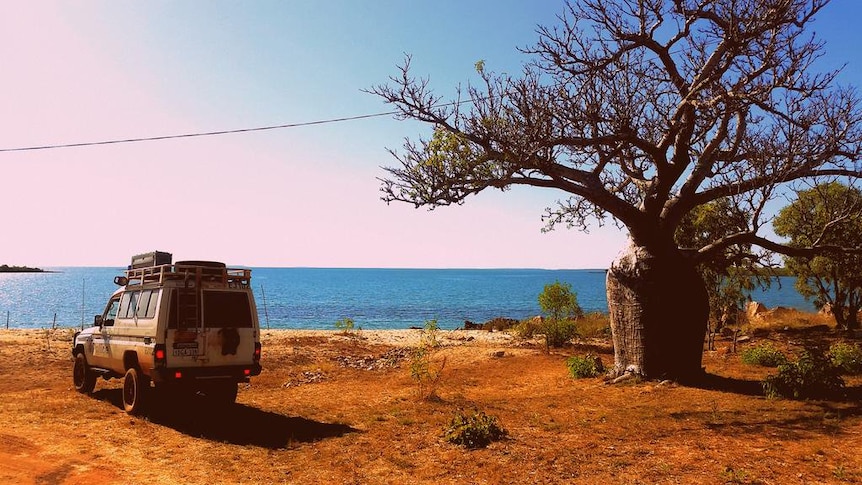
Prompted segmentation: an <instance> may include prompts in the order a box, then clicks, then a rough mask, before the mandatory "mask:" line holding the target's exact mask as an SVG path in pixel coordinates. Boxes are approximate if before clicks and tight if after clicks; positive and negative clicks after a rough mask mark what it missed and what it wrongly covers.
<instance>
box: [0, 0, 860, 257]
mask: <svg viewBox="0 0 862 485" xmlns="http://www.w3.org/2000/svg"><path fill="white" fill-rule="evenodd" d="M563 5H564V4H563V2H562V1H560V0H531V1H520V0H518V1H516V0H477V1H469V2H463V1H454V0H451V1H450V0H438V1H434V2H431V1H420V0H409V1H407V0H400V1H397V0H374V1H359V0H354V1H348V0H329V1H326V2H320V1H317V0H291V1H287V2H281V1H254V2H227V1H206V2H204V1H177V2H167V1H156V2H133V1H107V0H104V1H97V0H93V1H88V2H74V1H55V2H51V1H34V2H4V3H3V4H2V5H0V72H2V74H0V149H5V148H16V147H28V146H42V145H56V144H70V143H80V142H92V141H101V140H115V139H128V138H137V137H155V136H162V135H174V134H183V133H199V132H209V131H219V130H233V129H243V128H252V127H260V126H269V125H283V124H294V123H307V122H312V121H319V120H329V119H337V118H344V117H353V116H360V115H367V114H376V113H385V112H388V111H390V110H391V109H392V108H391V107H390V106H388V105H386V104H384V103H383V102H382V100H381V99H380V98H378V97H375V96H373V95H371V94H368V93H366V92H364V91H363V90H367V89H369V88H371V87H373V86H375V85H379V84H381V83H386V82H387V80H388V77H389V76H392V75H395V74H397V72H398V71H397V67H398V65H400V64H401V63H402V62H403V59H404V56H405V55H406V54H409V55H411V56H412V59H413V61H412V66H413V69H414V70H415V73H417V74H419V75H422V76H427V77H429V78H430V81H431V84H432V86H433V87H434V88H435V91H436V92H438V93H440V94H443V95H447V94H451V93H453V92H454V89H455V87H456V86H458V85H459V84H460V85H462V86H463V85H466V83H467V82H469V81H476V72H475V67H474V66H475V63H476V62H477V61H478V60H483V61H484V62H485V68H486V70H493V71H497V72H509V73H516V72H518V71H520V69H521V67H522V65H523V64H524V63H525V62H527V61H528V60H529V57H527V56H525V55H524V54H521V53H520V52H518V50H517V47H526V46H529V45H531V44H533V43H534V42H535V41H536V39H537V35H536V27H537V26H538V25H553V24H554V23H556V16H557V15H558V14H560V13H561V12H562V10H563ZM860 14H862V2H857V1H856V0H834V1H833V4H832V5H830V6H828V7H827V9H826V10H825V11H824V12H823V13H821V14H820V15H819V16H818V21H817V22H816V23H815V30H816V31H817V34H818V35H819V36H820V38H822V39H823V40H825V41H826V42H827V45H826V56H825V57H824V58H823V59H821V60H820V62H819V65H820V66H822V68H823V69H833V68H837V67H840V66H842V65H846V66H845V67H844V70H843V72H842V73H841V76H840V81H841V82H842V83H843V84H854V85H856V86H862V55H860V52H859V44H860V42H859V41H860V35H859V33H858V27H856V25H855V22H856V19H858V18H860ZM428 132H429V127H427V126H423V125H421V124H419V123H416V122H410V121H399V120H396V119H394V118H393V117H392V116H380V117H373V118H368V119H363V120H355V121H345V122H339V123H329V124H317V125H311V126H301V127H295V128H286V129H279V130H268V131H260V132H253V133H243V134H231V135H224V136H208V137H198V138H182V139H173V140H164V141H152V142H142V143H128V144H113V145H101V146H90V147H76V148H63V149H55V150H41V151H23V152H0V264H4V263H5V264H12V265H28V266H40V267H54V266H123V265H126V264H128V261H129V259H130V257H131V255H133V254H137V253H142V252H147V251H153V250H160V251H168V252H171V253H173V254H174V258H175V260H179V259H204V260H218V261H224V262H227V263H228V264H236V265H247V266H256V267H261V266H267V267H296V266H310V267H378V268H387V267H409V268H449V267H451V268H549V269H556V268H606V267H607V266H608V265H609V264H610V262H611V261H612V260H613V258H614V257H615V256H616V254H617V253H618V252H619V251H620V250H621V249H622V248H623V246H624V245H625V240H626V235H625V233H624V232H623V231H620V230H618V229H616V228H615V227H614V226H613V225H612V224H611V225H609V226H605V227H597V226H593V227H592V228H591V230H590V232H589V233H588V234H585V233H582V232H579V231H576V230H574V229H565V228H564V227H560V228H558V229H556V230H555V231H552V232H549V233H543V232H542V231H541V229H542V227H544V224H543V222H542V221H541V215H542V213H543V211H544V208H545V207H548V206H551V205H553V204H554V202H555V201H556V200H558V199H560V198H564V197H565V194H563V193H562V192H555V191H552V190H543V189H527V188H516V189H513V190H510V191H507V192H499V191H486V192H483V193H481V194H479V195H478V196H474V197H470V198H469V199H468V200H467V201H466V203H465V204H464V205H461V206H455V207H442V208H438V209H435V210H433V211H429V210H427V209H425V208H418V209H417V208H414V207H413V206H411V205H408V204H403V203H392V204H388V205H387V204H386V203H385V202H383V201H381V199H380V196H381V193H380V182H379V180H378V178H379V177H383V176H384V175H385V172H384V170H383V169H382V168H381V167H384V166H392V165H394V164H396V163H397V162H396V160H394V159H393V158H392V157H391V155H390V154H389V153H388V152H387V148H394V149H398V148H399V147H400V146H401V145H402V143H403V140H404V138H406V137H409V138H416V137H417V136H421V135H427V134H428Z"/></svg>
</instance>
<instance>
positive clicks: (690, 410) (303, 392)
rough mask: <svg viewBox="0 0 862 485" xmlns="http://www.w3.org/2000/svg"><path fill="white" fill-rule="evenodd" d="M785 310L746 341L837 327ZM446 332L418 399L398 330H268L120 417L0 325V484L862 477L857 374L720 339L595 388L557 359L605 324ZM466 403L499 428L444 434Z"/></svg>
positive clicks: (32, 339)
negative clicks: (795, 374)
mask: <svg viewBox="0 0 862 485" xmlns="http://www.w3.org/2000/svg"><path fill="white" fill-rule="evenodd" d="M785 326H787V325H779V326H777V327H775V328H777V329H781V331H778V330H771V331H769V332H766V333H761V334H759V336H756V337H754V338H752V340H751V341H749V342H745V343H742V344H740V345H741V346H745V345H756V344H757V343H758V342H762V341H764V340H768V341H770V342H772V343H773V344H774V345H775V346H777V347H778V348H780V349H782V350H783V351H786V352H788V353H790V354H793V353H796V352H798V350H799V349H800V348H801V347H802V346H803V345H806V344H811V343H826V344H828V342H829V341H831V340H832V339H834V338H835V337H836V335H835V334H834V333H833V332H832V331H830V330H826V331H824V330H817V329H816V327H815V330H814V331H805V330H801V329H797V330H793V329H790V328H788V330H786V331H785V330H784V327H785ZM40 332H41V333H40ZM441 333H442V334H443V335H442V339H441V340H442V342H443V344H444V345H443V346H442V347H441V348H440V349H438V350H436V351H434V352H433V353H432V354H431V356H430V359H431V361H432V363H435V362H436V363H439V362H442V361H443V359H445V362H446V365H445V368H444V370H443V373H442V376H441V377H440V379H439V381H438V382H437V383H436V387H435V392H434V393H433V395H432V396H431V398H429V399H417V393H416V383H415V382H414V380H412V379H411V377H410V365H409V352H407V351H405V350H404V349H405V348H406V347H407V346H410V345H413V344H414V343H415V340H411V338H410V337H409V335H408V334H397V333H396V334H395V335H396V338H389V339H380V338H378V337H376V336H374V335H369V334H365V335H362V336H361V337H360V338H347V337H344V336H340V335H337V334H335V333H334V332H317V333H309V332H292V331H267V332H264V337H263V344H264V358H263V364H264V369H265V370H264V372H263V373H262V374H261V375H260V376H259V377H258V378H255V379H253V381H252V383H251V384H250V385H248V386H244V387H243V388H242V389H241V390H240V393H239V398H238V402H239V404H238V405H237V406H235V407H233V408H230V409H225V410H221V411H217V412H216V411H213V410H211V409H209V408H207V407H205V406H204V403H193V404H192V405H191V406H190V407H186V408H175V407H172V406H171V405H169V404H163V405H159V406H154V407H153V409H152V410H151V411H150V413H149V414H148V415H147V416H146V417H144V418H131V417H129V416H126V415H125V414H124V413H123V411H122V409H121V406H120V391H119V385H120V383H119V382H118V381H116V380H114V381H109V382H105V381H101V380H100V381H99V383H98V384H97V387H96V392H95V394H94V395H93V396H83V395H79V394H77V393H75V391H74V389H73V388H72V386H71V357H70V355H69V352H68V344H69V341H70V338H71V335H70V333H69V332H66V331H63V330H60V331H57V332H56V333H55V334H54V335H53V336H52V338H53V339H54V340H53V341H52V342H51V346H50V349H49V348H47V346H46V345H45V336H44V333H43V332H42V331H23V330H18V331H0V375H2V380H0V420H2V422H3V423H4V426H3V428H2V430H0V482H2V483H153V484H159V483H165V484H167V483H206V484H213V483H362V484H367V483H406V482H411V483H458V484H462V483H781V484H784V483H806V484H808V483H854V482H855V483H858V482H860V481H862V455H860V454H859V453H858V450H859V449H860V446H862V406H860V403H859V400H858V397H859V394H860V386H862V380H860V378H859V377H854V378H848V379H847V381H848V385H849V386H850V391H851V398H849V399H847V400H845V401H841V402H822V401H811V402H795V401H784V400H768V399H765V398H763V397H762V396H761V395H760V385H759V381H760V380H761V379H762V378H763V377H765V376H766V375H767V374H768V373H770V372H774V369H766V368H759V367H753V366H746V365H743V364H742V363H741V362H740V359H739V356H738V355H737V354H730V353H728V348H729V345H730V342H729V341H728V340H721V339H719V341H718V342H717V348H718V350H716V351H712V352H707V353H705V355H704V365H705V366H706V368H707V371H708V372H709V373H710V375H711V376H712V378H711V379H710V380H709V381H708V382H707V383H705V384H704V385H703V386H700V387H683V386H678V385H675V384H667V383H663V384H660V383H657V382H642V383H635V384H626V385H617V386H606V385H604V384H603V383H602V381H601V379H588V380H574V379H571V378H570V377H568V375H567V373H566V372H567V371H566V366H565V359H566V358H567V357H568V356H570V355H572V354H581V355H582V354H585V353H587V352H588V351H590V352H593V353H598V354H599V355H601V357H602V359H603V360H604V361H605V363H606V364H607V363H610V361H611V359H612V352H611V348H610V345H609V343H608V342H607V340H600V339H594V340H590V341H589V342H587V341H584V342H581V343H580V344H578V345H575V346H574V347H571V348H566V349H562V350H559V351H557V352H555V353H551V354H546V353H545V352H544V346H543V345H540V344H537V343H531V342H519V341H513V340H508V339H504V338H496V339H495V340H488V339H485V338H482V337H483V336H484V335H485V334H484V333H483V332H481V331H475V332H461V333H455V332H452V333H448V332H441ZM411 335H412V334H411ZM495 335H496V334H495ZM496 336H497V337H499V335H496ZM397 337H400V338H397ZM470 337H473V338H472V339H471V338H470ZM383 342H387V343H385V344H384V343H383ZM499 351H503V354H502V356H500V354H499ZM459 409H464V410H467V411H472V410H473V409H479V410H482V411H484V412H485V413H487V414H489V415H492V416H496V417H497V418H498V419H499V422H500V424H502V425H503V426H504V427H505V428H506V430H507V431H508V432H509V436H508V438H507V439H506V440H504V441H500V442H496V443H493V444H491V445H490V446H489V447H488V448H486V449H481V450H476V451H466V450H465V449H463V448H460V447H458V446H455V445H452V444H449V443H446V442H445V441H444V440H443V439H442V437H441V435H442V433H443V430H444V429H445V427H446V426H447V425H448V424H449V422H450V420H451V418H452V416H453V415H454V413H455V412H456V411H457V410H459Z"/></svg>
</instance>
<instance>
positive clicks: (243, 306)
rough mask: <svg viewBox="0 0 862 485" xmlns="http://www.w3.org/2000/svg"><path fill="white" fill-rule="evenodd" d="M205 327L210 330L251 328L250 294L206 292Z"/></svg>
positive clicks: (204, 298)
mask: <svg viewBox="0 0 862 485" xmlns="http://www.w3.org/2000/svg"><path fill="white" fill-rule="evenodd" d="M203 293H204V294H203V300H204V309H203V310H204V311H203V317H204V325H205V326H207V327H209V328H225V327H227V328H250V327H251V326H252V317H251V305H250V304H249V301H248V293H245V292H237V291H204V292H203Z"/></svg>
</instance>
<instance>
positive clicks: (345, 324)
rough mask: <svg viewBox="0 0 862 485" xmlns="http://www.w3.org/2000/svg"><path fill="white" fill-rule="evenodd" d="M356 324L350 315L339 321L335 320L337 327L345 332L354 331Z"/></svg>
mask: <svg viewBox="0 0 862 485" xmlns="http://www.w3.org/2000/svg"><path fill="white" fill-rule="evenodd" d="M354 325H355V324H354V322H353V319H352V318H350V317H344V318H342V319H341V320H338V321H337V322H335V328H337V329H339V330H341V331H343V332H345V333H348V332H350V331H352V330H353V327H354Z"/></svg>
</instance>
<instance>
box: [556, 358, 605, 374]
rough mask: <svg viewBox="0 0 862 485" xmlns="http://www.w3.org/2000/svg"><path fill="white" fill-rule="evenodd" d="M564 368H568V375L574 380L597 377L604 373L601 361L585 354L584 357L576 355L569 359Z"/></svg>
mask: <svg viewBox="0 0 862 485" xmlns="http://www.w3.org/2000/svg"><path fill="white" fill-rule="evenodd" d="M566 367H568V368H569V373H571V374H572V377H574V378H575V379H581V378H585V377H597V376H599V375H601V374H603V373H604V372H605V366H604V364H602V359H600V358H599V357H597V356H595V355H592V354H587V355H586V356H584V357H580V356H577V355H574V356H572V357H569V359H568V360H567V361H566Z"/></svg>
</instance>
